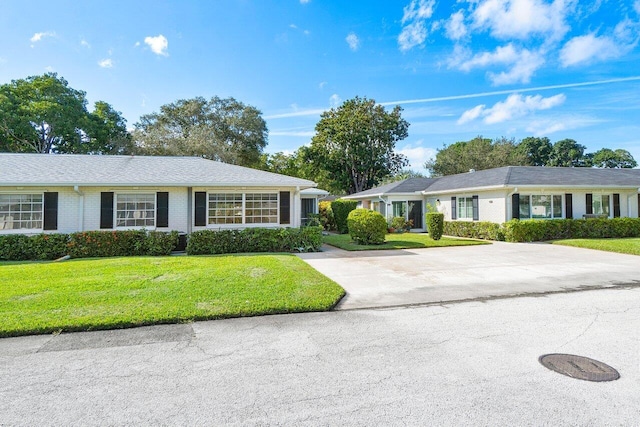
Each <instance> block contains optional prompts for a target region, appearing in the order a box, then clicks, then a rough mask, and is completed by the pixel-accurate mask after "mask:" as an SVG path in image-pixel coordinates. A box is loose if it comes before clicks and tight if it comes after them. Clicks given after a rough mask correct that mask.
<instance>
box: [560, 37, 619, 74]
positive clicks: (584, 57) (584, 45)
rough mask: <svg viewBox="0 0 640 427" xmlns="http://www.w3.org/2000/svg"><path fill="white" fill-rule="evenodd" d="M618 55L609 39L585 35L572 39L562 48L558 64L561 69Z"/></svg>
mask: <svg viewBox="0 0 640 427" xmlns="http://www.w3.org/2000/svg"><path fill="white" fill-rule="evenodd" d="M619 55H620V51H619V49H618V46H617V45H616V43H615V41H614V40H613V39H612V38H611V37H606V36H603V37H598V36H596V35H595V34H587V35H585V36H578V37H574V38H572V39H571V40H569V41H568V42H567V43H566V44H565V45H564V46H563V48H562V50H560V63H561V64H562V66H563V67H569V66H572V65H578V64H582V63H585V62H590V61H594V60H600V61H603V60H605V59H610V58H615V57H617V56H619Z"/></svg>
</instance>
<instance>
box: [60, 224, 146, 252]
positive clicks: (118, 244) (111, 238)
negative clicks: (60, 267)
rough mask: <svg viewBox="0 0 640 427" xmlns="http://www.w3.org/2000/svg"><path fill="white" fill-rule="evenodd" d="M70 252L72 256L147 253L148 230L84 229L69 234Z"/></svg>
mask: <svg viewBox="0 0 640 427" xmlns="http://www.w3.org/2000/svg"><path fill="white" fill-rule="evenodd" d="M69 237H70V238H69V246H68V249H69V253H68V255H70V256H71V257H72V258H92V257H113V256H134V255H145V254H146V253H147V232H146V231H145V230H126V231H82V232H79V233H72V234H70V235H69Z"/></svg>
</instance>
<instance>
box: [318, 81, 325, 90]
mask: <svg viewBox="0 0 640 427" xmlns="http://www.w3.org/2000/svg"><path fill="white" fill-rule="evenodd" d="M326 85H327V82H320V83H319V84H318V89H324V87H325V86H326Z"/></svg>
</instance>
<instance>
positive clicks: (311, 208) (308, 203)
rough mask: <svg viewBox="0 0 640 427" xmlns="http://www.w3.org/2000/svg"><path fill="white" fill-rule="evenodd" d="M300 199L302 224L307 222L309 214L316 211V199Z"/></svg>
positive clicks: (309, 217)
mask: <svg viewBox="0 0 640 427" xmlns="http://www.w3.org/2000/svg"><path fill="white" fill-rule="evenodd" d="M300 200H301V201H302V212H301V215H302V218H301V219H302V222H301V224H302V225H303V226H305V225H308V224H309V220H310V219H311V215H313V214H314V213H316V199H300Z"/></svg>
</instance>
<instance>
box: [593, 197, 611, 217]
mask: <svg viewBox="0 0 640 427" xmlns="http://www.w3.org/2000/svg"><path fill="white" fill-rule="evenodd" d="M591 203H592V207H593V212H592V213H593V214H594V215H606V216H609V212H610V210H609V195H608V194H594V195H593V199H592V202H591Z"/></svg>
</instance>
